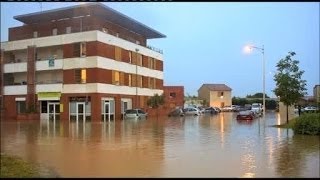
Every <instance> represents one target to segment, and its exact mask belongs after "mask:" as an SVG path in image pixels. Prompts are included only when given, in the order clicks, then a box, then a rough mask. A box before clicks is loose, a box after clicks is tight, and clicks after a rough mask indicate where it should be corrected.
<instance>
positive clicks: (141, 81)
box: [139, 76, 143, 87]
mask: <svg viewBox="0 0 320 180" xmlns="http://www.w3.org/2000/svg"><path fill="white" fill-rule="evenodd" d="M139 80H140V83H139V87H142V85H143V78H142V76H140V78H139Z"/></svg>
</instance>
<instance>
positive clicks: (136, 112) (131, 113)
mask: <svg viewBox="0 0 320 180" xmlns="http://www.w3.org/2000/svg"><path fill="white" fill-rule="evenodd" d="M147 116H148V113H146V112H144V111H143V110H142V109H127V110H126V111H125V112H124V119H145V118H147Z"/></svg>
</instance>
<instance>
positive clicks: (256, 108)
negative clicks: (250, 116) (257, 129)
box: [251, 103, 263, 116]
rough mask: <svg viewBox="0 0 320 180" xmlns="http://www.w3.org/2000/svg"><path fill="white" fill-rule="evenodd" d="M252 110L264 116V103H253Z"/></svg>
mask: <svg viewBox="0 0 320 180" xmlns="http://www.w3.org/2000/svg"><path fill="white" fill-rule="evenodd" d="M251 111H253V112H254V113H255V114H258V115H259V116H262V113H263V112H262V105H261V104H260V103H253V104H252V105H251Z"/></svg>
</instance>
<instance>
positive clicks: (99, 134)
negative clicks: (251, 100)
mask: <svg viewBox="0 0 320 180" xmlns="http://www.w3.org/2000/svg"><path fill="white" fill-rule="evenodd" d="M235 116H236V113H220V114H218V115H202V116H199V117H191V116H187V117H175V118H173V117H170V118H168V117H159V119H151V118H149V119H147V120H139V121H136V120H126V121H120V122H110V123H106V124H104V123H86V124H82V123H79V124H76V123H70V124H69V123H68V122H67V123H60V122H56V123H53V122H49V123H48V122H39V121H34V122H18V123H16V122H6V123H1V153H3V152H4V153H7V154H11V155H18V156H20V157H22V158H23V159H25V160H27V161H31V162H37V163H40V164H43V165H45V166H48V167H50V168H53V169H54V170H55V171H56V172H57V173H58V174H59V176H61V177H320V175H319V158H320V157H319V152H320V150H319V147H320V140H319V136H305V135H294V134H293V131H292V130H287V129H280V128H274V127H270V125H276V124H281V123H284V122H285V120H281V119H280V117H279V115H278V113H275V112H268V113H267V114H266V117H265V119H263V118H257V119H255V120H253V121H237V120H236V118H235Z"/></svg>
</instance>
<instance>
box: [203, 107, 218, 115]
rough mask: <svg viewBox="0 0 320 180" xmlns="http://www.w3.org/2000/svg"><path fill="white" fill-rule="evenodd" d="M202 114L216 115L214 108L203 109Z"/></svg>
mask: <svg viewBox="0 0 320 180" xmlns="http://www.w3.org/2000/svg"><path fill="white" fill-rule="evenodd" d="M204 113H210V114H217V113H218V112H217V111H216V109H215V108H214V107H207V108H205V110H204Z"/></svg>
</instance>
